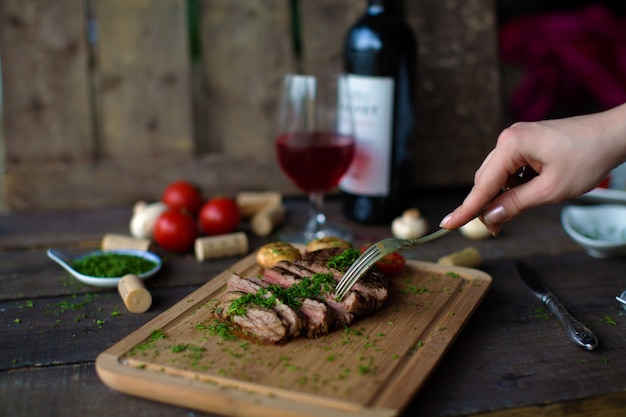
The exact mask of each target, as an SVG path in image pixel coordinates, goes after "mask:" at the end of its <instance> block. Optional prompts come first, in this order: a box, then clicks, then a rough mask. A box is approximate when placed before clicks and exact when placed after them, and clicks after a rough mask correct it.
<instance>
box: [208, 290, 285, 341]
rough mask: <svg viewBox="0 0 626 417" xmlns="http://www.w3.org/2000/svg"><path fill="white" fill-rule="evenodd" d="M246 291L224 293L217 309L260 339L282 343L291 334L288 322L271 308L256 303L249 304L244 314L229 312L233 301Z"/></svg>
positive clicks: (225, 317) (223, 316)
mask: <svg viewBox="0 0 626 417" xmlns="http://www.w3.org/2000/svg"><path fill="white" fill-rule="evenodd" d="M244 295H245V293H242V292H237V291H228V292H225V293H224V294H222V297H221V298H220V302H219V304H218V305H217V309H216V311H217V312H218V313H219V314H220V315H221V316H222V318H224V319H225V320H229V321H232V322H233V323H235V324H236V325H237V326H239V327H240V328H241V329H242V330H243V331H244V332H246V333H248V334H251V335H252V336H254V337H255V338H257V339H259V340H260V341H263V342H267V343H282V342H285V341H286V340H287V338H288V336H289V332H288V326H287V324H286V323H285V322H284V321H283V320H282V319H281V318H280V317H279V316H278V314H277V313H276V312H275V311H274V310H271V309H268V308H263V307H259V306H256V305H250V306H248V308H247V310H246V313H245V314H242V315H238V314H234V315H231V314H229V313H228V310H229V309H230V306H231V305H232V303H233V301H235V300H236V299H238V298H240V297H243V296H244Z"/></svg>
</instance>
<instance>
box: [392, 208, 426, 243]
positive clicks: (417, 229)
mask: <svg viewBox="0 0 626 417" xmlns="http://www.w3.org/2000/svg"><path fill="white" fill-rule="evenodd" d="M426 232H428V222H427V221H426V219H424V218H423V217H422V216H421V213H420V211H419V210H418V209H409V210H406V211H405V212H404V213H403V214H402V216H400V217H398V218H396V219H394V221H393V222H392V223H391V233H392V234H393V236H394V237H397V238H398V239H416V238H418V237H422V236H424V235H425V234H426Z"/></svg>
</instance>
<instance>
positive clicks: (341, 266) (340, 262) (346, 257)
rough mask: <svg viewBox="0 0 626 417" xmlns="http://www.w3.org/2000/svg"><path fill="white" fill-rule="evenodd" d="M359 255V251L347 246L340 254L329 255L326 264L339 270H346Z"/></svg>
mask: <svg viewBox="0 0 626 417" xmlns="http://www.w3.org/2000/svg"><path fill="white" fill-rule="evenodd" d="M359 255H361V253H360V252H359V251H358V250H356V249H354V248H348V249H346V250H344V251H343V252H342V253H341V255H337V256H333V257H331V258H330V259H329V260H328V262H327V263H326V266H327V267H329V268H334V269H336V270H338V271H340V272H346V271H347V270H348V268H350V266H351V265H352V264H353V263H354V261H356V260H357V258H358V257H359Z"/></svg>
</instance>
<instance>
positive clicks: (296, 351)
mask: <svg viewBox="0 0 626 417" xmlns="http://www.w3.org/2000/svg"><path fill="white" fill-rule="evenodd" d="M255 259H256V254H254V253H253V254H251V255H249V256H247V257H245V258H244V259H242V260H241V261H239V262H237V263H236V264H235V265H233V266H232V267H231V268H229V269H228V270H226V271H224V272H223V273H221V274H219V275H218V276H217V277H215V278H214V279H212V280H211V281H209V282H208V283H207V284H205V285H204V286H202V287H201V288H200V289H198V290H197V291H195V292H194V293H192V294H190V295H189V296H188V297H186V298H185V299H184V300H182V301H181V302H179V303H178V304H176V305H175V306H173V307H172V309H170V310H168V311H167V312H165V313H164V314H162V315H160V316H159V317H157V318H155V319H154V320H152V321H151V322H150V323H148V324H146V325H145V326H144V327H142V328H141V329H139V330H138V331H137V332H135V333H133V334H131V335H129V336H128V337H127V338H125V339H123V340H122V341H120V342H119V343H118V344H116V345H115V346H113V347H112V348H111V349H108V350H107V351H106V352H104V353H103V354H101V355H100V356H99V357H98V359H97V361H96V368H97V370H98V372H99V374H100V376H101V377H102V379H103V381H104V382H105V383H106V384H108V385H110V386H111V387H113V388H114V389H117V390H120V391H122V392H126V393H130V394H133V395H137V396H141V397H146V398H151V399H157V400H160V401H165V402H170V403H174V404H178V405H183V406H186V407H190V408H195V409H199V410H203V411H207V412H217V413H220V414H227V415H238V416H262V415H265V414H267V413H268V412H271V411H272V410H273V411H275V412H276V413H278V415H284V416H304V415H311V416H313V415H316V416H339V415H341V414H344V415H371V416H392V415H398V414H399V413H400V412H401V411H402V410H403V408H404V406H405V405H406V404H407V403H408V402H409V400H410V398H411V397H412V396H413V395H414V393H415V392H416V390H417V389H419V387H421V386H422V384H423V383H424V382H425V380H426V378H427V377H428V376H429V375H430V373H431V372H432V370H433V369H434V367H435V365H436V364H437V363H438V362H439V360H440V359H441V358H442V357H443V354H444V353H445V352H446V351H447V349H448V347H449V346H450V345H451V343H452V342H453V341H454V339H455V338H456V336H457V335H458V333H459V332H460V330H461V329H462V328H463V326H464V324H465V322H466V321H467V320H468V319H469V317H470V316H471V315H472V313H473V312H474V310H475V308H476V306H477V305H478V304H479V303H480V301H481V300H482V298H483V296H484V294H485V293H486V291H487V289H488V287H489V285H490V283H491V277H489V275H487V274H485V273H483V272H481V271H478V270H470V269H466V268H457V267H442V266H438V265H435V264H429V263H420V262H414V261H412V262H409V264H408V265H407V267H406V269H405V270H404V272H403V273H401V274H400V275H399V276H396V277H394V279H393V280H392V281H391V282H390V297H389V298H388V299H387V301H386V302H385V305H384V306H383V307H382V309H381V310H380V311H378V312H377V313H376V314H374V315H373V316H371V317H368V318H365V319H362V320H359V321H358V322H356V323H354V324H353V325H352V326H351V327H350V329H343V330H342V329H337V330H335V331H334V332H332V333H331V334H329V335H327V336H324V337H320V338H318V339H306V338H297V339H292V340H290V341H288V342H287V343H286V344H284V345H267V344H258V343H255V342H254V341H246V340H245V339H238V340H225V339H223V338H222V337H220V336H219V335H217V334H215V333H214V332H211V330H210V329H211V326H214V325H215V323H216V316H215V315H214V313H213V312H212V309H213V308H214V307H215V303H216V302H217V299H218V298H219V296H220V295H221V294H222V292H223V288H224V285H225V283H226V281H227V280H228V278H229V277H230V275H231V274H232V273H233V272H235V273H238V274H240V275H242V276H250V277H254V276H257V275H258V274H259V272H260V270H259V268H258V266H257V265H256V261H255ZM155 331H158V332H162V335H163V337H159V338H154V337H153V336H152V335H153V334H154V332H155ZM229 407H230V408H229ZM235 410H236V411H235Z"/></svg>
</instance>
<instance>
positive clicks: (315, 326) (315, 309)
mask: <svg viewBox="0 0 626 417" xmlns="http://www.w3.org/2000/svg"><path fill="white" fill-rule="evenodd" d="M300 311H301V312H302V314H304V315H305V316H306V318H307V327H306V337H309V338H316V337H319V336H323V335H325V334H328V333H330V331H331V330H332V329H333V328H334V327H335V323H336V319H335V317H336V316H335V313H334V311H333V310H332V309H331V308H329V307H328V306H327V305H326V304H324V303H323V302H321V301H318V300H314V299H312V298H303V299H302V306H300Z"/></svg>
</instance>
